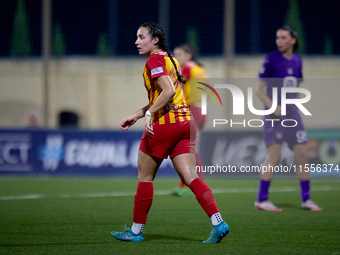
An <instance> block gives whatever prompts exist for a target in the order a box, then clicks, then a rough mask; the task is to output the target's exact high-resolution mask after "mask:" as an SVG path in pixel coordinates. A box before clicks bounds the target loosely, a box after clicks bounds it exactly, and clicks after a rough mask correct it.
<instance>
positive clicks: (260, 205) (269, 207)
mask: <svg viewBox="0 0 340 255" xmlns="http://www.w3.org/2000/svg"><path fill="white" fill-rule="evenodd" d="M254 206H255V210H262V211H275V212H281V211H282V208H278V207H276V206H275V205H273V203H272V202H269V201H268V200H267V201H263V202H257V201H256V202H255V204H254Z"/></svg>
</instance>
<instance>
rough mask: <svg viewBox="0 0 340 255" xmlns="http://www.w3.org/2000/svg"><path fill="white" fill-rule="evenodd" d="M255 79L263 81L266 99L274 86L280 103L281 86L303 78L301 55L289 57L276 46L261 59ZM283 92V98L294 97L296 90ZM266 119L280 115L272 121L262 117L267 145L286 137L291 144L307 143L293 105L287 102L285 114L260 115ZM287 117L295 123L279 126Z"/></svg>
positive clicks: (293, 85) (298, 81)
mask: <svg viewBox="0 0 340 255" xmlns="http://www.w3.org/2000/svg"><path fill="white" fill-rule="evenodd" d="M259 79H260V80H263V81H265V82H266V88H267V95H268V97H269V98H270V99H273V96H272V94H273V88H275V87H276V88H277V92H278V104H279V105H281V88H282V87H297V86H298V85H299V83H300V82H302V80H303V76H302V59H301V58H300V57H299V56H298V55H296V54H294V53H293V54H292V57H291V58H290V59H287V58H285V57H284V56H283V55H282V54H281V53H280V52H279V51H278V50H277V51H274V52H273V53H271V54H269V55H268V56H267V57H266V58H265V60H264V61H263V64H262V67H261V70H260V73H259ZM286 96H287V98H297V94H296V93H287V95H286ZM266 109H267V107H266ZM266 119H280V121H278V122H275V123H274V124H273V123H272V122H269V121H265V125H264V130H263V136H264V139H265V142H266V145H267V146H268V145H270V144H272V143H282V142H283V141H286V142H287V143H288V145H289V147H290V148H292V147H293V146H294V145H295V144H302V143H307V141H308V139H307V135H306V131H305V128H304V126H303V123H302V120H301V117H300V114H299V109H298V108H297V107H296V105H292V104H288V105H287V115H286V116H281V117H277V116H274V115H267V116H264V120H266ZM288 119H293V120H295V121H296V123H297V125H296V126H295V127H287V128H285V127H283V126H282V121H284V120H288Z"/></svg>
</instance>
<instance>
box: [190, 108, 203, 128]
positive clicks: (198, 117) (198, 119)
mask: <svg viewBox="0 0 340 255" xmlns="http://www.w3.org/2000/svg"><path fill="white" fill-rule="evenodd" d="M201 111H202V108H201V107H196V106H190V112H191V113H192V116H194V120H195V123H196V125H197V127H198V129H199V130H201V129H202V128H203V125H204V122H205V115H202V113H201Z"/></svg>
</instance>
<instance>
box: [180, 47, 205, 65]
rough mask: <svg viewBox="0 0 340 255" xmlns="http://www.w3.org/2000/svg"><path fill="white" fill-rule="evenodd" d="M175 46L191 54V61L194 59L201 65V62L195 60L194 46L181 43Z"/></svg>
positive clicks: (195, 60)
mask: <svg viewBox="0 0 340 255" xmlns="http://www.w3.org/2000/svg"><path fill="white" fill-rule="evenodd" d="M176 48H180V49H183V50H184V51H185V52H186V53H189V54H191V59H190V60H191V61H194V62H195V63H196V64H197V65H199V66H202V64H201V63H200V62H199V61H198V60H197V52H196V48H195V47H194V46H192V45H190V44H182V45H180V46H177V47H176Z"/></svg>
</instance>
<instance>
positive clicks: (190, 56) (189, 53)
mask: <svg viewBox="0 0 340 255" xmlns="http://www.w3.org/2000/svg"><path fill="white" fill-rule="evenodd" d="M174 56H175V58H176V59H177V60H178V63H179V65H180V66H181V69H182V75H183V77H184V79H185V83H184V84H183V93H184V98H185V101H186V102H187V104H188V105H189V108H190V112H191V113H192V115H193V117H194V121H195V124H196V134H197V138H196V150H195V157H196V165H197V166H202V160H201V156H200V154H199V146H200V137H201V130H202V128H203V125H204V122H205V115H202V114H201V94H202V93H201V90H199V89H192V90H190V85H191V86H193V85H194V84H191V78H200V79H201V78H203V79H204V78H207V73H206V71H205V70H204V68H203V66H202V65H201V64H200V63H199V62H198V60H197V55H196V51H195V49H194V48H193V46H191V45H188V44H183V45H180V46H178V47H176V48H175V49H174ZM201 82H205V81H201ZM197 174H198V176H199V177H200V178H202V177H203V173H202V172H197ZM187 192H190V191H189V190H188V188H187V187H186V185H185V184H184V183H183V182H182V181H181V180H179V183H178V188H176V189H175V192H174V194H175V195H178V196H183V195H185V194H187Z"/></svg>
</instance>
